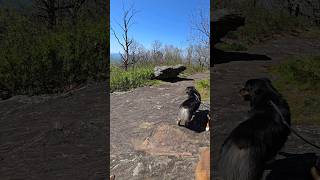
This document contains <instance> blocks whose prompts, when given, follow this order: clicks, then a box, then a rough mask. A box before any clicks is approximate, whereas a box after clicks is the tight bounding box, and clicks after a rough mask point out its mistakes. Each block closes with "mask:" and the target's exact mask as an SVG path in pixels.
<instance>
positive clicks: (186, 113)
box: [177, 86, 201, 126]
mask: <svg viewBox="0 0 320 180" xmlns="http://www.w3.org/2000/svg"><path fill="white" fill-rule="evenodd" d="M185 92H186V93H187V94H188V99H187V100H185V101H184V102H183V103H182V104H181V105H180V107H179V113H178V120H177V124H178V125H179V126H188V123H189V122H190V121H191V119H192V116H193V115H194V113H195V112H196V111H197V110H198V108H199V106H200V104H201V96H200V94H199V92H198V91H197V90H196V88H195V87H193V86H189V87H187V88H186V90H185Z"/></svg>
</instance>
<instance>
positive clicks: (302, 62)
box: [271, 56, 320, 124]
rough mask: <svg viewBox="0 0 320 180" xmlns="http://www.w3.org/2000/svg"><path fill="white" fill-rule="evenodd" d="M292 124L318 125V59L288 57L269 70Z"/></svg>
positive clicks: (319, 108)
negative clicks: (290, 116)
mask: <svg viewBox="0 0 320 180" xmlns="http://www.w3.org/2000/svg"><path fill="white" fill-rule="evenodd" d="M271 73H272V74H273V75H275V76H277V77H278V79H277V80H276V81H275V82H274V84H275V87H276V88H277V89H278V90H279V91H280V92H281V93H282V94H283V95H284V97H285V98H286V99H287V101H288V103H289V105H290V110H291V114H292V120H293V122H294V123H317V124H319V123H320V118H319V117H320V106H319V105H320V91H319V87H320V57H319V56H316V57H314V56H307V57H290V58H287V59H286V60H285V61H284V63H282V64H280V65H276V66H274V67H272V68H271Z"/></svg>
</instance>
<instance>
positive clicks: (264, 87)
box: [219, 78, 290, 180]
mask: <svg viewBox="0 0 320 180" xmlns="http://www.w3.org/2000/svg"><path fill="white" fill-rule="evenodd" d="M240 94H241V95H242V96H243V97H244V99H245V100H246V101H250V111H249V113H248V118H246V120H245V121H243V122H242V123H240V124H239V125H238V126H237V127H236V128H235V129H234V130H233V131H232V132H231V134H230V135H229V137H227V138H226V140H225V141H224V144H223V145H222V149H221V157H220V163H219V165H220V173H221V176H222V178H223V179H224V180H259V179H261V177H262V175H263V171H264V166H265V164H266V162H267V161H269V160H272V158H274V157H275V156H276V154H277V153H278V151H279V150H280V149H281V148H282V147H283V145H284V143H285V142H286V141H287V138H288V135H289V134H290V129H289V128H288V127H287V126H285V125H284V123H282V122H281V121H283V120H282V119H281V116H280V114H279V112H277V110H276V109H275V107H273V106H272V105H271V103H270V101H271V102H272V103H274V104H275V105H276V107H277V108H278V110H280V112H281V113H282V115H283V117H284V120H285V121H286V122H287V123H288V124H289V125H290V110H289V106H288V104H287V102H286V101H285V100H284V99H283V98H282V96H281V94H280V93H278V92H277V90H276V89H275V88H274V87H273V86H272V84H271V81H270V80H269V79H267V78H261V79H250V80H248V81H247V82H246V83H245V87H244V88H243V89H241V90H240Z"/></svg>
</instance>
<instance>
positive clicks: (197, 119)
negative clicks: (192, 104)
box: [186, 110, 209, 133]
mask: <svg viewBox="0 0 320 180" xmlns="http://www.w3.org/2000/svg"><path fill="white" fill-rule="evenodd" d="M208 114H209V110H199V111H197V112H196V113H195V115H194V117H193V118H192V120H191V121H190V122H189V123H188V124H187V125H186V128H188V129H190V130H192V131H195V132H198V133H200V132H203V131H205V130H206V126H207V123H208Z"/></svg>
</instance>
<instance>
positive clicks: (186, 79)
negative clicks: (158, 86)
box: [161, 77, 194, 83]
mask: <svg viewBox="0 0 320 180" xmlns="http://www.w3.org/2000/svg"><path fill="white" fill-rule="evenodd" d="M193 80H194V79H190V78H181V77H175V78H167V79H161V81H165V82H170V83H176V82H179V81H193Z"/></svg>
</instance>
